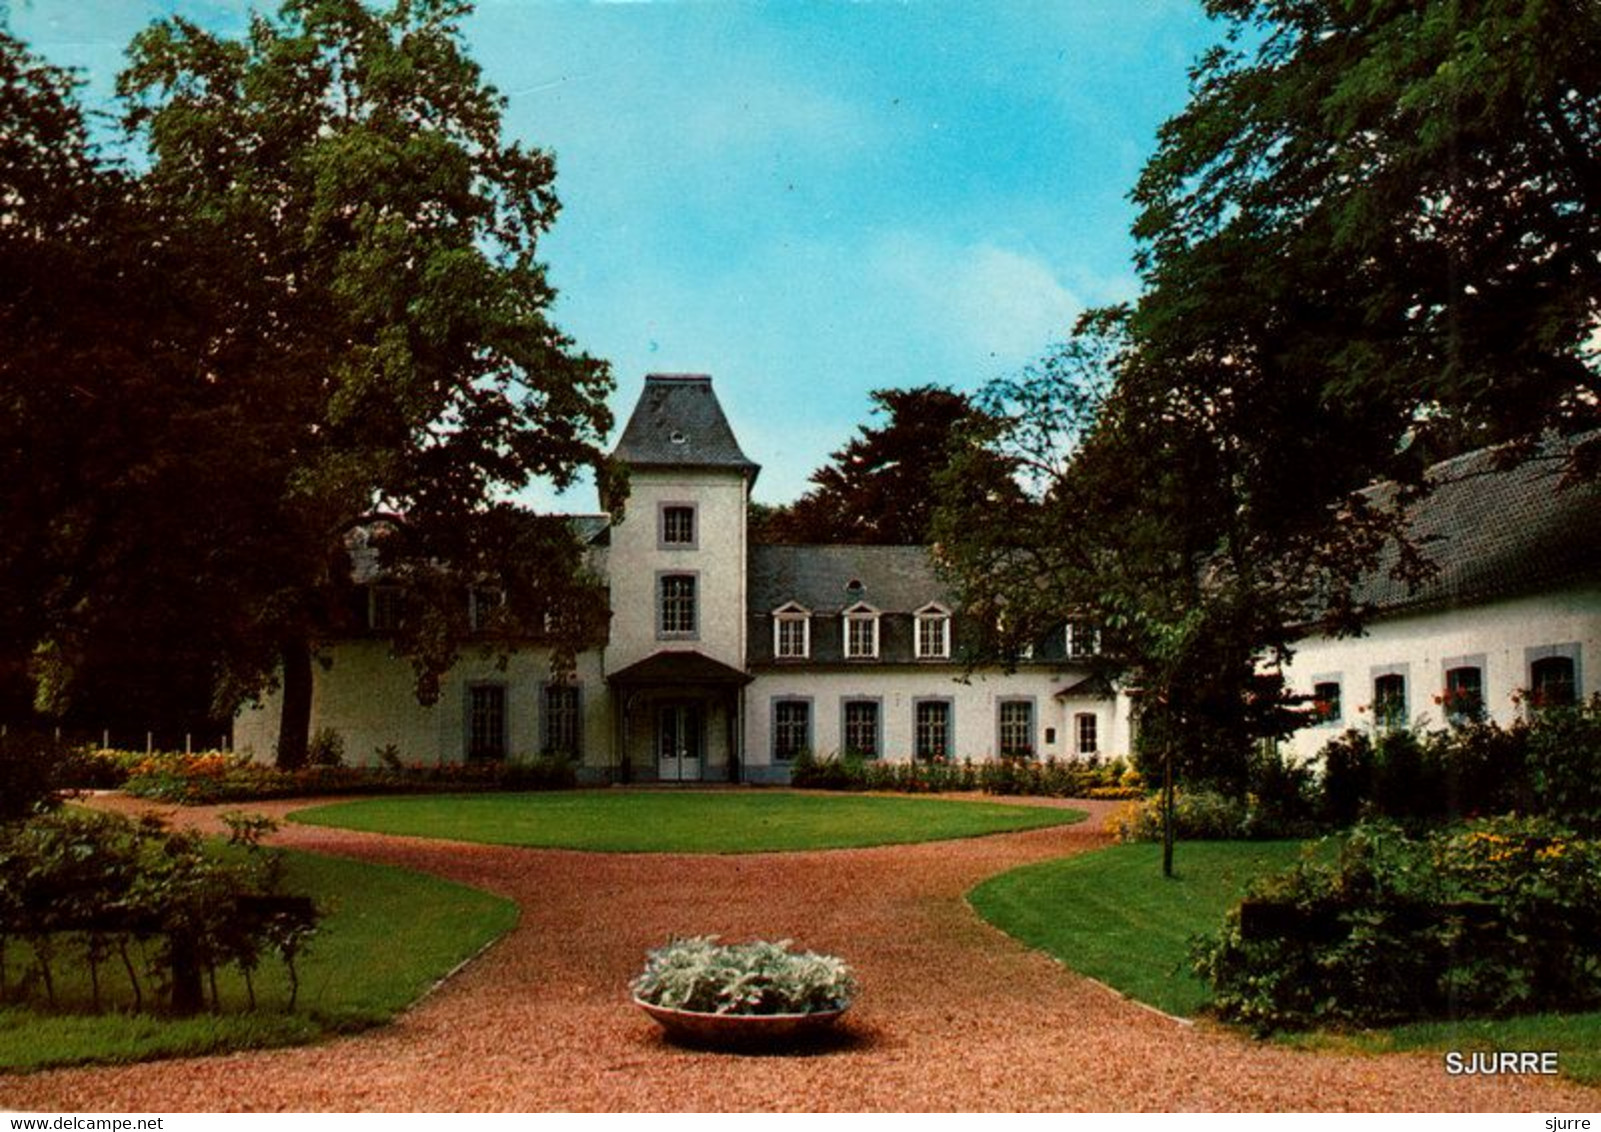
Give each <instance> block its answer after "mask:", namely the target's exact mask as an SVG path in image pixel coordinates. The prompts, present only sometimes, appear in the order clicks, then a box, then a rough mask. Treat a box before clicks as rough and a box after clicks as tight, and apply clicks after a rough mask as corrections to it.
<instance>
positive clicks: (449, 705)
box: [234, 374, 1601, 783]
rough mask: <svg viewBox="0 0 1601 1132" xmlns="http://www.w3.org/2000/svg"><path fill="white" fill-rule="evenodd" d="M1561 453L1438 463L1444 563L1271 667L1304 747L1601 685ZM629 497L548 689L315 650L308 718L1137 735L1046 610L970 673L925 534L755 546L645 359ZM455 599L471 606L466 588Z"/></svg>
mask: <svg viewBox="0 0 1601 1132" xmlns="http://www.w3.org/2000/svg"><path fill="white" fill-rule="evenodd" d="M1568 453H1569V446H1568V444H1566V443H1561V442H1553V443H1551V444H1548V445H1547V446H1546V447H1545V449H1544V450H1543V451H1542V452H1540V453H1539V454H1537V455H1536V456H1535V457H1534V458H1533V459H1530V460H1527V461H1525V462H1524V463H1522V464H1520V465H1519V466H1518V467H1515V468H1510V469H1508V468H1504V467H1502V466H1501V465H1500V464H1499V463H1498V462H1497V461H1496V459H1495V457H1494V455H1493V453H1488V452H1480V453H1473V454H1470V455H1468V456H1463V457H1459V458H1457V459H1455V460H1451V461H1447V462H1446V463H1444V464H1442V465H1440V466H1439V467H1437V468H1435V469H1434V470H1433V472H1432V473H1431V476H1432V480H1433V483H1432V487H1433V490H1432V491H1431V492H1430V493H1429V494H1428V495H1426V496H1425V497H1424V499H1423V500H1422V502H1421V503H1419V504H1418V505H1417V507H1416V508H1415V510H1414V513H1413V515H1412V516H1411V526H1412V530H1413V535H1414V538H1415V539H1416V540H1417V541H1418V542H1419V544H1420V545H1421V546H1422V548H1423V549H1424V551H1425V552H1426V553H1427V554H1428V555H1429V556H1430V557H1431V558H1432V559H1433V560H1434V561H1435V562H1436V564H1437V566H1438V570H1437V572H1436V573H1435V574H1434V576H1433V577H1432V578H1431V579H1429V580H1428V581H1426V582H1425V583H1423V584H1422V585H1421V586H1416V587H1408V586H1407V585H1405V584H1403V583H1400V582H1397V581H1395V580H1393V579H1391V578H1390V577H1389V576H1388V575H1387V573H1384V572H1380V573H1379V574H1378V575H1376V576H1375V577H1373V578H1371V579H1369V580H1368V582H1367V583H1366V589H1365V592H1363V593H1362V594H1360V595H1359V596H1360V597H1361V598H1362V599H1363V600H1364V601H1366V602H1367V603H1368V604H1370V605H1371V606H1372V607H1373V608H1374V609H1375V610H1376V616H1375V617H1374V618H1373V619H1372V620H1371V622H1370V623H1369V626H1368V629H1367V631H1366V633H1365V634H1364V635H1362V636H1360V637H1355V638H1345V639H1325V638H1319V637H1308V638H1306V639H1305V640H1303V641H1301V642H1300V643H1299V645H1298V646H1297V648H1296V651H1295V656H1294V658H1293V661H1292V663H1291V664H1290V665H1289V666H1288V667H1287V668H1286V670H1285V675H1286V677H1287V678H1288V680H1289V683H1290V686H1291V687H1292V688H1293V689H1294V690H1296V691H1298V692H1301V693H1303V694H1306V695H1310V696H1314V697H1315V698H1316V700H1317V701H1318V703H1319V704H1320V705H1321V709H1322V710H1321V716H1322V719H1321V721H1320V722H1318V723H1317V724H1315V725H1314V726H1310V727H1306V728H1304V729H1302V730H1301V731H1300V732H1299V733H1298V734H1296V735H1295V736H1294V737H1292V739H1291V740H1290V741H1289V747H1290V749H1291V750H1292V751H1293V752H1294V753H1295V754H1296V755H1298V756H1300V757H1303V758H1310V757H1311V756H1313V755H1314V754H1316V752H1317V751H1318V749H1319V748H1320V747H1321V746H1322V745H1323V743H1324V742H1325V741H1327V740H1328V739H1329V738H1330V737H1332V736H1333V735H1334V734H1337V733H1338V732H1339V731H1341V730H1343V729H1345V728H1347V727H1353V726H1355V727H1383V726H1397V725H1419V726H1425V727H1427V726H1445V725H1447V724H1448V723H1450V722H1452V720H1453V719H1456V718H1466V717H1468V716H1475V717H1481V718H1491V719H1494V720H1496V721H1497V722H1500V723H1502V724H1506V723H1510V722H1511V721H1512V720H1513V719H1515V718H1517V716H1518V714H1519V713H1520V712H1523V711H1526V710H1528V704H1529V703H1530V702H1531V701H1532V702H1544V703H1564V702H1574V701H1576V700H1578V699H1579V698H1583V697H1588V696H1591V695H1594V694H1595V693H1596V692H1598V691H1601V665H1597V664H1595V663H1592V662H1590V660H1589V658H1592V657H1595V656H1597V655H1598V650H1601V486H1598V485H1596V484H1594V483H1589V484H1579V485H1568V484H1565V483H1564V482H1563V474H1564V469H1565V467H1566V463H1567V456H1568ZM615 455H616V457H617V458H618V459H619V460H621V461H622V462H623V463H625V464H626V465H627V466H628V470H629V474H630V482H631V494H630V497H629V500H628V504H627V508H626V513H625V514H624V516H623V517H621V518H620V519H617V520H616V521H615V522H613V521H612V520H611V519H610V518H608V517H606V516H585V517H582V518H580V519H575V523H576V524H577V526H578V529H579V530H580V531H582V532H583V534H584V537H585V538H586V540H587V541H588V543H589V546H590V553H591V561H592V564H593V567H594V569H595V570H596V571H597V573H599V574H600V576H602V577H603V578H604V579H605V581H606V584H607V586H608V588H609V593H610V602H611V623H610V633H609V636H608V639H607V640H606V642H605V643H604V645H603V646H602V647H600V648H597V649H593V650H591V651H588V652H584V653H582V654H580V655H579V657H578V659H577V665H576V671H574V672H573V674H572V675H571V677H570V678H564V679H562V680H560V681H553V680H552V679H551V674H550V656H549V653H548V651H547V650H546V649H544V648H542V647H536V646H531V647H528V648H524V649H521V650H519V651H517V652H515V653H514V654H512V656H511V658H510V660H509V662H508V663H505V664H500V663H499V662H498V660H497V658H495V657H493V656H490V655H487V653H486V654H485V655H479V651H478V650H473V649H464V650H463V656H462V658H461V659H460V660H459V661H458V662H457V664H456V666H455V667H454V668H453V669H452V670H451V672H450V673H449V675H448V677H447V678H446V680H445V681H444V684H443V688H442V693H441V695H440V698H439V700H438V701H437V702H436V703H434V704H432V705H428V706H423V705H420V704H419V703H418V702H417V700H416V697H415V694H414V692H413V677H412V671H411V668H410V666H409V665H408V664H407V663H406V662H405V661H404V660H402V659H400V658H398V657H396V656H394V655H393V654H392V653H391V651H390V649H389V646H388V644H387V642H386V638H385V635H384V633H383V626H384V618H385V609H384V601H383V597H384V594H383V586H382V579H381V578H376V577H373V576H372V574H371V571H370V569H369V570H368V571H367V572H366V574H365V575H364V576H363V575H362V574H361V571H360V570H358V581H365V582H366V583H368V584H369V586H370V589H371V594H370V600H369V602H368V609H369V613H370V620H371V625H370V630H371V631H369V632H367V633H364V634H361V635H358V636H354V637H352V638H351V639H349V640H345V641H342V642H340V643H338V644H336V645H334V646H332V647H330V648H328V649H326V650H325V659H326V661H327V664H326V665H325V666H319V667H318V669H317V671H316V677H315V679H316V684H315V692H314V698H313V706H312V729H313V731H314V732H315V731H318V730H321V729H325V728H331V729H333V730H334V731H337V732H338V733H339V735H340V737H341V738H342V739H343V740H344V746H345V751H346V757H347V758H348V759H349V760H350V761H352V762H358V763H359V762H371V761H373V760H374V759H375V758H376V757H377V754H378V752H379V751H380V750H384V749H389V750H392V751H394V752H396V753H398V754H399V756H400V757H401V758H403V759H404V760H406V761H407V762H415V761H421V762H428V763H434V762H460V761H467V760H472V759H499V758H522V757H531V756H534V755H539V754H542V753H546V752H563V753H571V754H572V755H573V756H574V757H575V758H576V759H577V760H578V764H579V768H580V777H581V778H582V779H583V780H586V781H591V782H609V781H636V782H648V781H664V782H730V781H734V782H755V783H782V782H786V781H788V779H789V768H790V765H791V764H792V762H793V760H794V758H795V756H796V755H797V754H799V753H800V752H801V751H810V752H812V753H814V754H817V755H822V756H827V755H832V754H841V753H846V752H850V753H854V754H858V755H861V756H863V757H866V758H878V759H896V760H908V759H914V758H916V759H935V758H945V759H974V760H983V759H992V758H997V757H1002V756H1020V757H1031V758H1047V757H1057V758H1069V759H1073V758H1088V757H1091V756H1109V755H1117V754H1126V753H1128V751H1129V750H1130V747H1131V738H1132V735H1131V711H1130V700H1129V698H1128V696H1126V695H1123V694H1120V693H1118V692H1117V691H1116V690H1114V689H1113V688H1111V687H1109V686H1108V685H1107V684H1106V682H1105V681H1104V680H1102V679H1099V678H1097V677H1096V676H1094V675H1093V674H1092V672H1091V669H1090V666H1089V664H1088V663H1087V662H1088V660H1089V657H1090V654H1091V652H1092V650H1093V649H1094V647H1095V640H1094V635H1093V632H1092V631H1088V630H1086V629H1084V628H1083V627H1079V631H1078V632H1077V633H1076V634H1075V632H1074V626H1071V625H1067V626H1063V628H1062V629H1061V631H1059V632H1057V633H1054V634H1052V635H1051V636H1050V637H1049V638H1048V639H1046V640H1043V641H1040V642H1039V643H1038V644H1037V645H1036V646H1035V648H1034V649H1033V651H1032V653H1031V655H1029V656H1027V657H1025V658H1022V659H1020V660H1019V661H1018V662H1017V663H1016V665H1015V666H1014V667H1013V668H1012V669H1011V670H1010V671H1003V670H1002V669H1000V668H998V667H987V668H986V667H977V668H973V667H970V666H969V665H968V664H967V663H966V662H965V661H964V659H963V646H964V643H966V642H968V641H969V640H970V637H971V635H972V634H973V633H974V632H975V630H976V629H977V628H978V627H977V626H976V625H974V624H973V623H972V622H971V620H970V619H969V618H967V617H965V616H964V613H963V611H962V610H961V609H960V608H958V607H957V606H956V604H955V602H954V600H953V598H952V596H951V594H950V592H949V591H948V589H947V587H946V586H944V585H943V584H942V582H941V580H940V579H939V577H938V576H937V575H936V573H935V571H934V568H933V565H932V563H931V561H930V559H929V554H928V551H927V548H924V547H918V546H755V545H751V544H750V543H749V540H748V536H747V523H746V517H747V516H746V512H747V508H748V506H749V503H750V491H751V485H752V484H753V483H754V482H755V479H756V475H757V471H758V467H757V465H756V464H755V463H754V462H752V461H751V460H750V459H749V458H748V457H747V456H746V455H745V453H744V451H743V450H742V449H741V448H740V445H739V442H738V440H737V439H736V438H735V436H734V433H733V430H732V429H731V428H730V427H729V424H728V420H727V418H726V417H725V416H724V414H723V410H722V407H721V406H720V405H719V404H718V401H717V397H716V394H715V393H714V392H713V390H712V382H711V378H709V377H706V376H703V375H681V374H656V375H652V376H649V377H647V378H646V380H645V390H644V393H643V395H642V396H641V398H640V401H639V404H638V405H637V406H636V407H635V409H634V412H633V415H632V416H631V417H630V418H629V421H628V424H627V426H626V427H625V428H624V430H623V434H622V438H621V439H620V440H619V442H618V445H617V449H616V452H615ZM472 597H473V595H468V596H467V598H466V599H465V600H469V601H471V600H472ZM278 708H279V705H278V703H277V701H276V698H274V697H268V699H267V700H266V701H265V702H263V703H262V704H260V705H257V706H254V707H250V708H247V709H246V710H245V711H243V712H242V713H241V714H240V716H239V718H238V719H237V720H236V723H235V738H234V741H235V745H236V748H237V749H239V750H240V751H244V752H248V753H251V754H253V755H254V756H255V757H257V758H263V759H266V758H270V757H271V756H272V752H273V750H274V747H275V743H276V738H277V735H276V728H277V720H278Z"/></svg>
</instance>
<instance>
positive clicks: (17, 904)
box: [0, 809, 317, 1011]
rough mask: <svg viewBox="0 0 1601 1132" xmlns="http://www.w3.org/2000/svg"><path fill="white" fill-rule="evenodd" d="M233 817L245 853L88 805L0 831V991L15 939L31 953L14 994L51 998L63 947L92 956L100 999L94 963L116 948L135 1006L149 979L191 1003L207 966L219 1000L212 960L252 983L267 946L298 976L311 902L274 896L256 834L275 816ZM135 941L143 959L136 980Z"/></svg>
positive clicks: (87, 961)
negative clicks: (235, 855) (215, 851)
mask: <svg viewBox="0 0 1601 1132" xmlns="http://www.w3.org/2000/svg"><path fill="white" fill-rule="evenodd" d="M231 826H232V829H233V834H234V836H233V840H234V842H235V843H236V844H239V845H242V846H244V847H245V849H246V850H247V852H246V854H245V857H244V859H243V861H239V862H232V861H224V860H221V859H219V858H218V857H216V856H214V855H212V854H209V853H207V852H206V851H205V848H204V846H203V843H202V841H201V839H200V836H199V835H198V834H196V833H192V832H178V831H174V830H170V829H167V828H166V827H164V826H163V825H162V824H161V823H160V822H158V821H155V820H152V819H146V820H144V821H142V822H133V821H131V820H129V819H127V818H124V817H121V816H118V815H114V814H104V813H96V812H94V811H86V810H76V809H67V810H61V811H58V812H55V813H50V814H45V815H41V816H38V817H35V818H33V819H32V820H30V821H27V822H21V823H16V824H14V825H12V826H9V827H7V828H6V829H5V830H4V831H0V999H3V998H5V997H6V996H7V993H8V983H9V978H8V974H7V970H6V963H5V959H6V952H7V951H8V948H7V944H8V943H9V942H12V941H20V942H22V943H25V944H27V945H28V958H29V960H31V962H30V963H29V964H28V965H27V967H26V969H25V972H24V974H23V977H22V978H21V979H20V980H19V981H18V982H17V983H16V984H15V985H14V986H11V987H10V995H11V997H12V998H19V999H20V998H26V997H27V996H28V995H29V994H30V993H31V988H33V987H36V986H42V987H43V990H44V994H45V999H46V1001H47V1002H48V1003H49V1005H51V1006H55V1005H56V980H55V976H54V971H55V970H56V965H57V963H58V961H59V960H61V959H63V958H66V959H69V960H74V961H81V962H82V964H83V965H84V966H86V967H87V969H88V972H89V976H90V986H91V1005H92V1007H93V1008H94V1009H97V1010H98V1009H99V1008H100V1004H101V978H100V968H101V966H102V965H106V964H108V961H109V960H111V959H112V958H113V957H115V958H116V959H118V960H120V967H121V970H122V971H123V973H124V974H125V976H126V978H127V980H128V983H129V989H130V992H131V996H132V1001H133V1005H134V1008H135V1009H136V1010H137V1009H140V1008H141V1007H142V1006H144V1005H145V1002H146V1000H145V993H144V992H145V989H146V987H149V988H151V989H153V990H155V991H157V992H159V994H160V995H161V996H162V997H165V998H166V999H167V1000H168V1002H169V1003H170V1005H171V1006H172V1007H173V1009H175V1010H180V1011H181V1010H193V1009H198V1008H199V1007H200V1006H201V1005H202V1004H203V1000H204V989H203V985H202V982H201V979H202V976H207V975H209V980H208V981H209V982H210V984H211V986H212V1004H213V1006H215V1005H216V990H215V972H216V970H217V969H218V968H219V967H223V966H228V965H233V966H236V967H238V968H239V969H240V970H241V971H242V972H243V974H244V977H245V981H246V986H247V987H249V986H250V976H251V973H252V972H253V971H254V970H255V969H256V967H257V965H258V964H259V962H260V960H261V958H262V956H263V955H265V954H268V953H271V952H276V953H277V954H278V955H279V956H280V957H281V958H282V959H283V960H284V961H285V963H286V964H287V965H288V967H289V972H290V981H291V985H293V984H294V981H295V967H294V962H295V959H296V957H297V956H298V954H299V953H300V952H301V951H302V950H303V948H304V945H305V943H306V941H307V939H308V938H309V937H310V935H311V934H312V932H314V930H315V927H316V922H317V916H316V913H315V911H314V910H311V911H309V912H308V911H307V910H306V909H305V907H303V905H302V904H295V903H293V902H287V903H286V902H284V901H282V900H279V901H278V902H277V903H273V902H272V900H273V898H279V897H282V895H283V894H282V893H281V891H280V881H281V870H280V866H279V861H278V858H277V855H276V854H272V853H267V852H265V851H262V850H261V849H260V848H259V844H258V842H259V839H260V836H261V835H262V834H263V833H265V832H266V831H267V830H269V829H270V828H271V823H269V822H265V821H264V819H248V818H235V819H233V821H232V822H231ZM252 899H254V900H255V901H256V902H255V903H251V900H252ZM131 945H137V947H133V946H131ZM152 945H153V946H152ZM135 952H137V954H138V955H140V956H141V957H143V958H144V959H147V960H148V965H147V966H146V969H145V971H144V972H143V976H144V977H143V980H141V977H140V976H141V973H140V971H139V970H138V967H137V966H136V964H135V962H134V958H133V955H134V953H135ZM290 1005H291V1008H292V1007H293V997H292V996H291V1003H290Z"/></svg>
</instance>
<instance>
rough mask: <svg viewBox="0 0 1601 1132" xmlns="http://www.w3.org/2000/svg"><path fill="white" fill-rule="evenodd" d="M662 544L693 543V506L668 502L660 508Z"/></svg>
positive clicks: (679, 544) (685, 544) (678, 544)
mask: <svg viewBox="0 0 1601 1132" xmlns="http://www.w3.org/2000/svg"><path fill="white" fill-rule="evenodd" d="M662 545H664V546H694V545H695V508H693V507H691V506H689V505H688V504H684V503H669V504H667V505H666V506H664V507H663V508H662Z"/></svg>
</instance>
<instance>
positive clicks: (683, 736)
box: [656, 703, 705, 782]
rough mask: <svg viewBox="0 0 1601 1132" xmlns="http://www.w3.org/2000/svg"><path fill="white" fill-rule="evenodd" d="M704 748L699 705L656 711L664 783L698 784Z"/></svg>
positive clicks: (663, 707)
mask: <svg viewBox="0 0 1601 1132" xmlns="http://www.w3.org/2000/svg"><path fill="white" fill-rule="evenodd" d="M704 745H705V728H704V727H703V726H702V720H701V709H700V705H699V704H687V703H680V704H662V705H661V706H660V707H658V708H657V710H656V767H657V775H658V777H660V778H661V780H662V781H663V782H699V781H700V757H701V748H702V747H703V746H704Z"/></svg>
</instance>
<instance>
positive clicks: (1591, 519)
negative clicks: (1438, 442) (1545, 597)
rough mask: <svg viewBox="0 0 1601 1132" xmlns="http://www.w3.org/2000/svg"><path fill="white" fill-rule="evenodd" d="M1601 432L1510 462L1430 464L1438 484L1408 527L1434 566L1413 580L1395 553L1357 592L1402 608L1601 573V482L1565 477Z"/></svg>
mask: <svg viewBox="0 0 1601 1132" xmlns="http://www.w3.org/2000/svg"><path fill="white" fill-rule="evenodd" d="M1598 436H1601V433H1590V434H1586V435H1581V436H1578V437H1573V438H1568V439H1559V438H1552V439H1549V440H1547V441H1546V442H1545V443H1544V444H1543V445H1542V446H1541V448H1540V449H1539V450H1538V451H1537V452H1536V453H1535V454H1534V455H1533V456H1532V457H1530V458H1529V459H1528V460H1526V461H1524V462H1523V463H1521V464H1519V465H1518V466H1516V467H1513V468H1503V467H1501V466H1500V462H1499V459H1498V455H1499V454H1498V451H1497V450H1495V449H1484V450H1481V451H1478V452H1471V453H1468V454H1466V455H1463V456H1458V457H1456V458H1455V459H1452V460H1447V461H1445V462H1444V463H1441V464H1437V465H1436V466H1435V467H1433V468H1431V469H1430V470H1429V473H1428V480H1429V484H1430V485H1431V487H1432V490H1431V491H1430V492H1429V493H1428V494H1427V495H1425V496H1424V497H1422V498H1421V499H1420V500H1419V501H1418V502H1417V503H1416V504H1414V505H1413V506H1412V508H1411V517H1410V525H1411V529H1412V533H1413V537H1414V538H1415V539H1417V540H1418V541H1419V545H1420V547H1421V549H1422V551H1423V554H1424V555H1425V557H1427V558H1428V559H1429V560H1430V561H1431V562H1433V563H1434V564H1435V565H1436V566H1437V567H1438V569H1437V571H1436V573H1435V574H1434V575H1433V577H1431V578H1429V579H1428V580H1426V581H1424V582H1423V583H1421V584H1420V585H1418V586H1417V587H1416V588H1415V589H1414V588H1411V587H1409V586H1408V585H1407V583H1406V582H1404V581H1401V580H1398V579H1396V578H1394V577H1392V576H1391V572H1390V569H1389V566H1390V565H1393V562H1394V556H1393V555H1392V556H1390V559H1389V561H1388V562H1386V563H1385V564H1383V565H1381V567H1380V568H1379V569H1378V570H1377V571H1375V573H1374V574H1373V575H1372V576H1370V577H1368V578H1366V579H1364V580H1363V582H1362V583H1361V584H1360V585H1359V586H1358V589H1357V594H1356V596H1357V598H1358V600H1360V601H1361V602H1363V603H1364V604H1368V605H1371V606H1372V607H1373V608H1375V609H1376V610H1378V611H1379V612H1400V611H1402V610H1410V609H1416V608H1419V607H1428V606H1454V605H1463V604H1468V603H1472V602H1479V601H1484V600H1487V599H1490V598H1495V597H1503V596H1511V595H1514V594H1519V593H1527V592H1529V591H1532V590H1538V589H1543V588H1547V587H1552V586H1556V585H1560V584H1564V583H1569V582H1573V581H1580V580H1584V579H1586V578H1591V579H1595V578H1601V483H1597V482H1595V481H1593V480H1592V481H1579V482H1574V483H1568V482H1567V481H1566V480H1565V478H1564V475H1565V473H1566V472H1567V470H1568V457H1569V454H1570V453H1571V452H1572V450H1573V449H1574V448H1575V447H1576V446H1578V445H1579V444H1582V443H1585V442H1586V441H1592V440H1595V439H1596V438H1597V437H1598Z"/></svg>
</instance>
